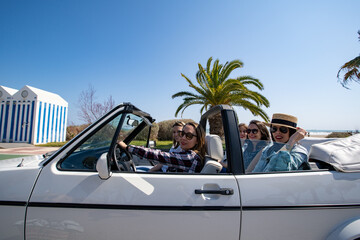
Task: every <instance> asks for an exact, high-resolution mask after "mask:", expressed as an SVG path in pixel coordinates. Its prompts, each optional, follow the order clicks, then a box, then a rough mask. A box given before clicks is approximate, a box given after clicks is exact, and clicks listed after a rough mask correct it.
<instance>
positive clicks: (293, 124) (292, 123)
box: [271, 119, 296, 128]
mask: <svg viewBox="0 0 360 240" xmlns="http://www.w3.org/2000/svg"><path fill="white" fill-rule="evenodd" d="M271 123H275V124H283V125H288V126H291V127H294V128H296V123H294V122H290V121H286V120H282V119H273V120H271Z"/></svg>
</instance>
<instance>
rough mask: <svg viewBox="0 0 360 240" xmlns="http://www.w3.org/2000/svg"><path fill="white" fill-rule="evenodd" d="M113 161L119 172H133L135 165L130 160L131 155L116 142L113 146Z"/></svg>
mask: <svg viewBox="0 0 360 240" xmlns="http://www.w3.org/2000/svg"><path fill="white" fill-rule="evenodd" d="M113 155H114V162H115V165H116V167H117V169H118V170H119V171H121V172H124V171H125V172H135V171H136V167H135V164H134V162H133V160H132V155H131V153H130V152H129V151H127V150H126V149H121V148H120V146H119V145H118V144H116V146H115V148H114V153H113Z"/></svg>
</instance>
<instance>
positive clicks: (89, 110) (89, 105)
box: [78, 85, 115, 124]
mask: <svg viewBox="0 0 360 240" xmlns="http://www.w3.org/2000/svg"><path fill="white" fill-rule="evenodd" d="M95 93H96V91H95V89H94V87H93V86H92V85H89V88H88V89H87V90H84V91H82V92H81V93H80V96H79V105H80V106H79V107H80V110H79V112H78V115H79V118H80V119H81V120H82V121H84V122H85V123H86V124H91V123H93V122H95V121H96V120H97V119H99V118H100V117H102V116H103V115H105V113H107V112H108V111H110V110H111V109H112V108H114V106H115V101H114V99H113V98H112V96H111V95H110V96H109V97H108V99H107V100H105V101H104V102H103V103H98V102H96V101H95V98H96V97H95Z"/></svg>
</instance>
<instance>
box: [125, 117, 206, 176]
mask: <svg viewBox="0 0 360 240" xmlns="http://www.w3.org/2000/svg"><path fill="white" fill-rule="evenodd" d="M179 135H180V148H181V149H182V151H180V152H164V151H161V150H157V149H151V148H145V147H139V146H133V145H126V144H125V143H124V142H123V141H120V142H118V144H119V146H120V148H122V149H126V150H128V151H129V152H130V153H132V154H135V155H137V156H139V157H142V158H146V159H149V160H155V161H158V162H160V163H162V164H164V165H167V166H169V167H174V168H176V169H177V172H189V173H194V172H200V171H201V169H202V167H203V161H204V156H205V131H204V130H203V128H202V127H201V126H200V125H199V124H197V123H194V122H190V123H187V124H185V126H184V127H183V128H182V131H180V132H179Z"/></svg>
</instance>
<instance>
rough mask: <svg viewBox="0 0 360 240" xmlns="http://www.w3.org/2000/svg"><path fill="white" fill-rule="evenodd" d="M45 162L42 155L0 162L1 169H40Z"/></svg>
mask: <svg viewBox="0 0 360 240" xmlns="http://www.w3.org/2000/svg"><path fill="white" fill-rule="evenodd" d="M44 160H45V157H44V156H43V155H33V156H26V157H19V158H12V159H7V160H1V161H0V169H1V168H17V167H30V168H34V167H41V166H42V162H43V161H44Z"/></svg>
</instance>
